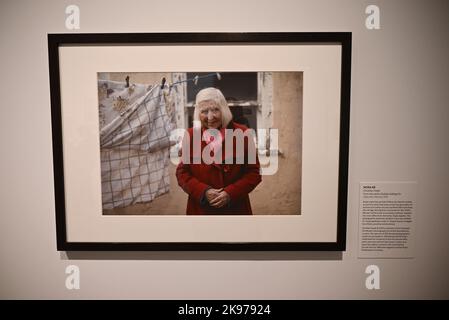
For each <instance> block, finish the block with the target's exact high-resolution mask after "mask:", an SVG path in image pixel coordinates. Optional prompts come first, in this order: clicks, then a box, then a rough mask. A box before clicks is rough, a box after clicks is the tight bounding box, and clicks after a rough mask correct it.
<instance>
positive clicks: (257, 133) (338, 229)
mask: <svg viewBox="0 0 449 320" xmlns="http://www.w3.org/2000/svg"><path fill="white" fill-rule="evenodd" d="M351 41H352V40H351V33H131V34H129V33H128V34H125V33H123V34H49V35H48V50H49V71H50V89H51V114H52V135H53V136H52V137H53V160H54V183H55V205H56V235H57V249H58V250H64V251H75V250H83V251H87V250H97V251H104V250H114V251H128V250H129V251H131V250H132V251H138V250H176V251H180V250H191V251H197V250H209V251H211V250H232V251H241V250H248V251H253V250H267V251H285V250H289V251H300V250H308V251H310V250H314V251H343V250H345V246H346V209H347V190H348V153H349V110H350V78H351Z"/></svg>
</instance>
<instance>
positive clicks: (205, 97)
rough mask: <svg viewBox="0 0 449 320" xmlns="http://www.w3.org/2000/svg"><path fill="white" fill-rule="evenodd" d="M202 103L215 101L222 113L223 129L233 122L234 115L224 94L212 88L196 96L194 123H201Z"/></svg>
mask: <svg viewBox="0 0 449 320" xmlns="http://www.w3.org/2000/svg"><path fill="white" fill-rule="evenodd" d="M202 101H214V102H215V103H216V104H217V106H218V107H219V108H220V111H221V127H222V128H226V127H227V126H228V124H229V122H231V120H232V113H231V110H230V109H229V106H228V103H227V102H226V99H225V97H224V95H223V93H221V91H220V90H218V89H216V88H212V87H210V88H205V89H202V90H201V91H200V92H198V94H197V95H196V101H195V110H194V112H193V120H194V121H200V110H199V106H198V105H199V103H200V102H202Z"/></svg>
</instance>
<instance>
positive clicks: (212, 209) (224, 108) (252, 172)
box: [176, 88, 262, 215]
mask: <svg viewBox="0 0 449 320" xmlns="http://www.w3.org/2000/svg"><path fill="white" fill-rule="evenodd" d="M239 129H240V130H239ZM247 130H248V128H247V127H245V126H243V125H240V124H238V123H235V122H233V121H232V113H231V111H230V110H229V107H228V104H227V102H226V99H225V98H224V96H223V94H222V93H221V91H220V90H218V89H215V88H206V89H203V90H201V91H200V92H198V94H197V96H196V103H195V111H194V127H193V128H189V129H188V134H187V135H186V136H185V137H184V140H183V147H182V153H183V154H182V161H181V162H180V163H179V165H178V167H177V169H176V177H177V179H178V183H179V186H180V187H181V188H182V189H183V190H184V191H185V192H186V193H187V194H188V195H189V198H188V202H187V210H186V213H187V214H188V215H214V214H215V215H230V214H235V215H237V214H240V215H244V214H246V215H249V214H252V211H251V204H250V201H249V196H248V194H249V193H250V192H251V191H252V190H253V189H254V188H255V187H256V186H257V185H258V184H259V183H260V182H261V180H262V179H261V175H260V172H259V171H260V164H259V160H258V157H257V152H256V149H255V146H254V141H253V140H252V138H251V135H248V133H249V132H250V131H248V132H246V134H244V135H243V133H245V131H247ZM236 131H239V132H236ZM239 133H240V134H242V135H241V136H240V137H242V136H243V139H241V140H240V142H243V143H239V141H237V140H238V139H239V138H238V134H239ZM195 134H197V137H195ZM195 143H196V144H197V145H196V146H195V145H194V144H195ZM186 152H187V153H186ZM198 156H199V157H198ZM211 160H212V161H211Z"/></svg>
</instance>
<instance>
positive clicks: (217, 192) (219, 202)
mask: <svg viewBox="0 0 449 320" xmlns="http://www.w3.org/2000/svg"><path fill="white" fill-rule="evenodd" d="M206 198H207V201H208V202H209V204H210V205H211V206H212V207H215V208H221V207H223V206H225V205H226V204H228V202H229V201H230V200H231V197H230V196H229V194H228V193H227V192H226V191H224V190H223V188H220V189H213V188H211V189H209V190H207V191H206Z"/></svg>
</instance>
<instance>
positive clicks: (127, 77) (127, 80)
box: [125, 76, 129, 88]
mask: <svg viewBox="0 0 449 320" xmlns="http://www.w3.org/2000/svg"><path fill="white" fill-rule="evenodd" d="M125 81H126V87H125V88H129V76H126V78H125Z"/></svg>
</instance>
